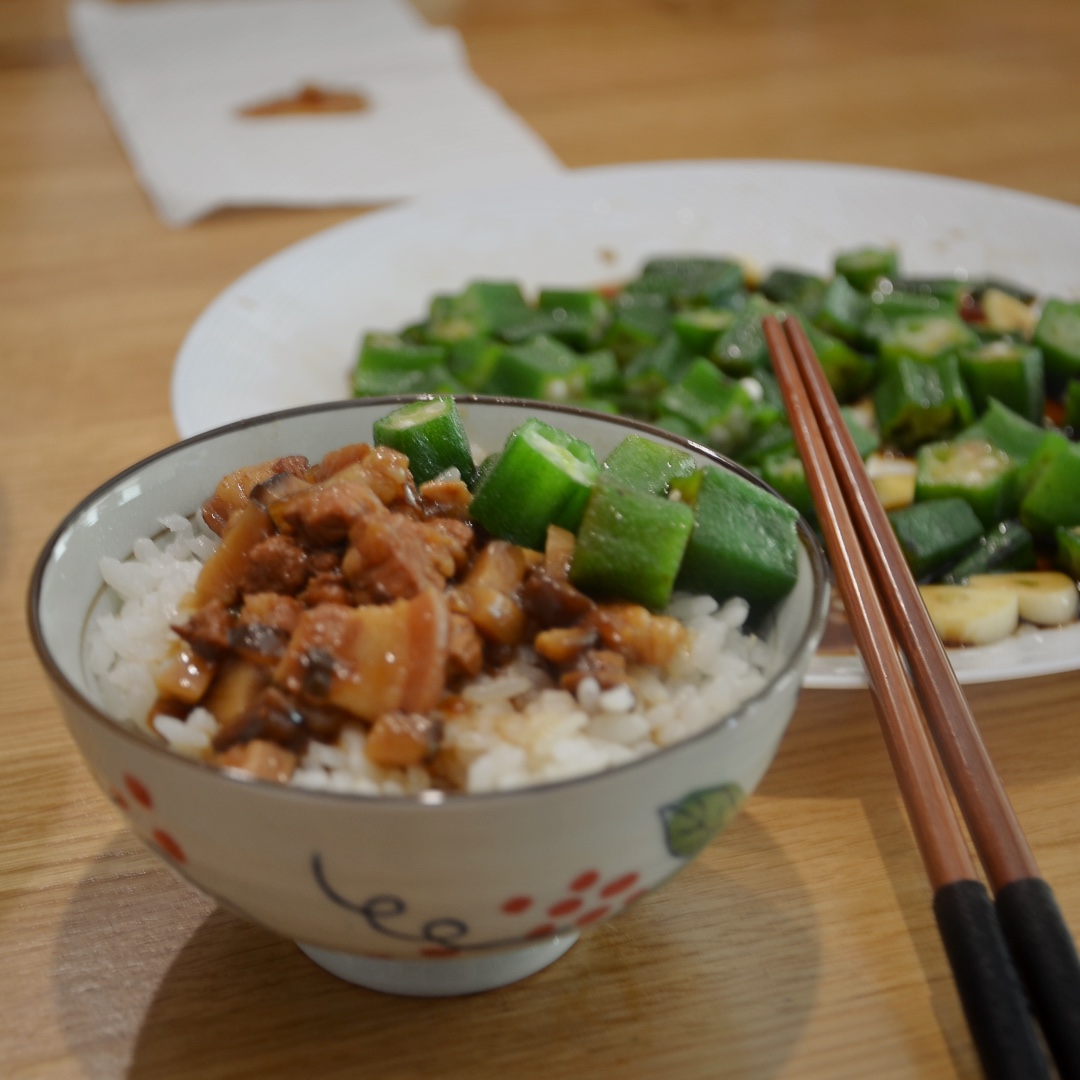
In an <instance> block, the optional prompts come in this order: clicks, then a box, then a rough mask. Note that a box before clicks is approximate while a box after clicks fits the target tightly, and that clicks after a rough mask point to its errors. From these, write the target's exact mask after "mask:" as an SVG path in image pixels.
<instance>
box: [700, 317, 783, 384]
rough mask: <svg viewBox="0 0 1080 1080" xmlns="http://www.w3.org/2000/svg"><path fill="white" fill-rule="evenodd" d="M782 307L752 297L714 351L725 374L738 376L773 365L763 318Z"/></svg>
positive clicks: (719, 366) (712, 354)
mask: <svg viewBox="0 0 1080 1080" xmlns="http://www.w3.org/2000/svg"><path fill="white" fill-rule="evenodd" d="M778 310H779V309H778V308H777V307H775V306H774V305H773V304H770V303H767V302H764V301H762V300H761V298H760V297H758V298H751V300H750V301H749V302H748V303H747V305H746V307H745V308H744V309H743V310H742V311H740V312H739V313H738V315H736V317H735V319H734V321H733V322H732V324H731V326H729V327H728V328H727V330H725V331H724V332H723V333H722V334H721V335H720V337H719V338H718V339H717V341H716V344H715V345H714V346H713V350H712V353H711V356H712V359H713V360H714V361H715V362H716V366H717V367H718V368H720V370H721V371H722V372H724V374H725V375H731V376H734V377H735V378H738V377H740V376H742V375H749V374H750V373H751V372H752V371H755V370H757V369H758V368H761V367H767V366H768V364H769V346H768V344H767V343H766V341H765V331H764V330H763V329H762V326H761V320H762V317H763V316H764V315H766V314H769V313H770V312H772V313H775V312H777V311H778Z"/></svg>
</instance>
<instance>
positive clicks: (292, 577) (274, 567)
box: [240, 533, 311, 594]
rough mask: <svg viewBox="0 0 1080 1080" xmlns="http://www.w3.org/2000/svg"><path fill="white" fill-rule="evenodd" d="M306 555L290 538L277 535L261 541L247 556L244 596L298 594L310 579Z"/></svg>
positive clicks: (243, 585)
mask: <svg viewBox="0 0 1080 1080" xmlns="http://www.w3.org/2000/svg"><path fill="white" fill-rule="evenodd" d="M310 572H311V571H310V568H309V565H308V558H307V554H306V553H305V551H304V549H303V548H302V547H301V546H300V545H299V544H298V543H297V542H296V541H295V540H294V539H293V538H292V537H291V536H282V535H281V534H280V533H278V534H275V535H274V536H268V537H267V538H266V539H265V540H260V541H259V542H258V543H257V544H256V545H255V546H254V547H253V548H252V549H251V550H250V551H249V552H248V565H247V569H246V570H245V572H244V577H243V580H242V581H241V583H240V587H241V589H242V591H243V592H245V593H263V592H271V593H286V594H294V593H298V592H300V590H301V589H303V587H304V586H305V585H306V584H307V580H308V576H309V575H310Z"/></svg>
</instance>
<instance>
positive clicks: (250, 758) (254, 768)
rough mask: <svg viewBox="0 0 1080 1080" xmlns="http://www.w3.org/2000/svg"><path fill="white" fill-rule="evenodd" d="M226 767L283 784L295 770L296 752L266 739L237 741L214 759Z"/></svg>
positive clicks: (259, 778)
mask: <svg viewBox="0 0 1080 1080" xmlns="http://www.w3.org/2000/svg"><path fill="white" fill-rule="evenodd" d="M214 760H215V761H216V762H217V764H218V765H221V766H222V767H223V768H227V769H238V770H240V771H241V772H245V773H249V774H250V775H251V776H254V777H255V778H256V779H258V780H274V781H276V782H277V783H279V784H284V783H285V782H286V781H287V780H288V779H289V778H290V777H291V776H292V774H293V773H294V772H295V771H296V754H294V753H293V752H292V751H291V750H286V749H285V747H283V746H278V744H277V743H274V742H269V741H268V740H266V739H254V740H252V741H251V742H249V743H243V744H240V743H237V744H235V745H233V746H230V747H229V748H228V750H226V751H224V753H221V754H218V755H217V757H216V758H215V759H214Z"/></svg>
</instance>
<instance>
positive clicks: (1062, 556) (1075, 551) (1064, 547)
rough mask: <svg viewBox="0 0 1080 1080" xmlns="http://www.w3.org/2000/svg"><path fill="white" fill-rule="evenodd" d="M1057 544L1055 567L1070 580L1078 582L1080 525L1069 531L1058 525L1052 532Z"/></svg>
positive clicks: (1079, 575) (1079, 571)
mask: <svg viewBox="0 0 1080 1080" xmlns="http://www.w3.org/2000/svg"><path fill="white" fill-rule="evenodd" d="M1054 540H1055V541H1056V543H1057V559H1056V562H1057V565H1058V566H1060V567H1061V569H1062V570H1064V571H1065V573H1066V574H1068V575H1069V576H1070V577H1071V578H1073V579H1074V580H1080V525H1074V526H1073V527H1072V528H1071V529H1067V528H1065V526H1064V525H1059V526H1058V527H1057V528H1056V529H1055V530H1054Z"/></svg>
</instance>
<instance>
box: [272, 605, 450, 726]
mask: <svg viewBox="0 0 1080 1080" xmlns="http://www.w3.org/2000/svg"><path fill="white" fill-rule="evenodd" d="M449 622H450V612H449V610H448V608H447V604H446V599H445V597H444V596H443V594H442V593H440V592H437V591H436V590H434V589H425V590H424V591H423V592H420V593H418V594H417V595H416V596H415V597H413V598H411V599H409V600H397V601H395V602H394V603H392V604H369V605H365V606H363V607H357V608H351V607H346V606H344V605H341V604H320V605H319V606H318V607H315V608H311V609H309V610H308V611H306V612H304V614H303V616H301V618H300V622H299V623H298V624H297V627H296V630H295V631H294V632H293V635H292V638H291V639H290V641H289V645H288V648H287V649H286V651H285V655H284V656H283V657H282V659H281V662H280V664H279V665H278V667H277V670H276V671H275V673H274V681H275V682H276V683H277V684H278V685H279V686H281V687H283V688H284V689H285V690H286V691H288V692H289V693H290V694H293V695H296V696H297V697H300V698H307V699H310V700H312V701H314V702H316V703H326V704H329V705H333V706H336V707H337V708H340V709H344V710H345V711H346V712H349V713H351V714H352V715H353V716H357V717H359V718H360V719H361V720H367V721H374V720H376V719H378V717H379V716H381V715H382V714H383V713H389V712H418V713H422V712H428V711H429V710H431V709H432V708H434V706H435V705H436V704H437V703H438V701H439V698H440V697H441V695H442V692H443V688H444V686H445V683H446V657H447V644H448V638H449Z"/></svg>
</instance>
